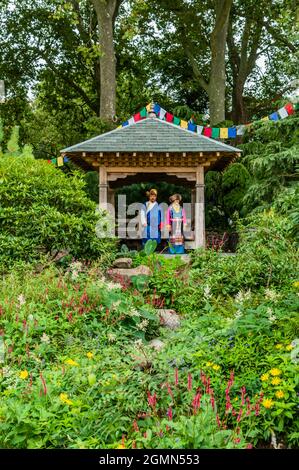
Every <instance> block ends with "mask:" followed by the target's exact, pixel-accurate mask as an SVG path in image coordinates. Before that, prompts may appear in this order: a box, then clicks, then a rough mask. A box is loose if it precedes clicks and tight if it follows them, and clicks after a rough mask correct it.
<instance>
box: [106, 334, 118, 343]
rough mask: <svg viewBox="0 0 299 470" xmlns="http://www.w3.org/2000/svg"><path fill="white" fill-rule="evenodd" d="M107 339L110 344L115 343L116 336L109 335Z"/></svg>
mask: <svg viewBox="0 0 299 470" xmlns="http://www.w3.org/2000/svg"><path fill="white" fill-rule="evenodd" d="M107 338H108V341H109V343H114V342H115V340H116V335H114V334H113V333H108V334H107Z"/></svg>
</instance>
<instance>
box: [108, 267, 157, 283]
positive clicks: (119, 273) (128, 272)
mask: <svg viewBox="0 0 299 470" xmlns="http://www.w3.org/2000/svg"><path fill="white" fill-rule="evenodd" d="M107 274H108V275H109V276H110V277H111V278H112V279H114V280H116V281H117V280H120V279H122V280H124V281H130V280H131V278H132V277H133V276H141V275H142V276H152V274H153V273H152V271H151V270H150V268H149V267H148V266H144V265H140V266H138V268H131V269H126V268H111V269H109V271H107Z"/></svg>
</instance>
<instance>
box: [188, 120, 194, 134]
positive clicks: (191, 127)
mask: <svg viewBox="0 0 299 470" xmlns="http://www.w3.org/2000/svg"><path fill="white" fill-rule="evenodd" d="M188 130H189V131H192V132H195V131H196V125H195V124H192V122H188Z"/></svg>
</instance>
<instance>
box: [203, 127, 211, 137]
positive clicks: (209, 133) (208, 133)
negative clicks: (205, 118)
mask: <svg viewBox="0 0 299 470" xmlns="http://www.w3.org/2000/svg"><path fill="white" fill-rule="evenodd" d="M203 135H205V136H206V137H212V128H211V127H205V128H204V130H203Z"/></svg>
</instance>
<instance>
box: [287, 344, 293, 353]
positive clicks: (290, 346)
mask: <svg viewBox="0 0 299 470" xmlns="http://www.w3.org/2000/svg"><path fill="white" fill-rule="evenodd" d="M293 347H294V346H293V345H292V344H288V345H287V346H286V350H287V351H291V350H292V349H293Z"/></svg>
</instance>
